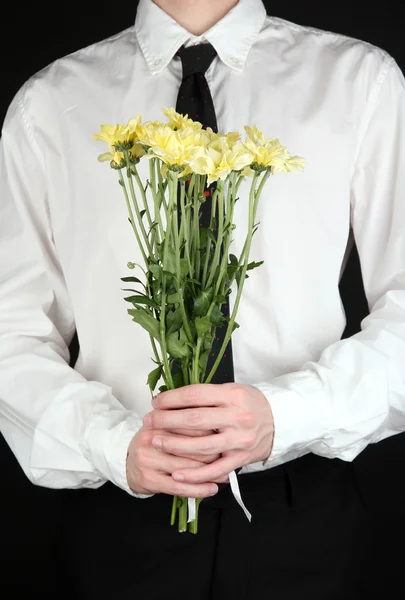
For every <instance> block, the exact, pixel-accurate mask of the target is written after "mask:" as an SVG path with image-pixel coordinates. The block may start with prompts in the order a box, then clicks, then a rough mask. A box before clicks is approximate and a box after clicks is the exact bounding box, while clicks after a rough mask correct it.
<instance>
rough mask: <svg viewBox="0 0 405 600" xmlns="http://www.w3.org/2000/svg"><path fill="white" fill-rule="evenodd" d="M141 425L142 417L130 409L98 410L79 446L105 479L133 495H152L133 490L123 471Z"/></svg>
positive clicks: (144, 496)
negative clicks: (131, 445) (130, 447)
mask: <svg viewBox="0 0 405 600" xmlns="http://www.w3.org/2000/svg"><path fill="white" fill-rule="evenodd" d="M141 427H142V420H141V419H140V417H139V416H138V415H137V414H136V413H133V412H132V411H126V410H109V411H104V412H102V413H99V414H97V415H96V416H95V417H94V418H93V419H92V421H91V422H90V424H89V425H88V426H87V428H86V430H85V433H84V436H83V443H82V450H83V453H84V454H85V456H86V458H87V459H88V460H89V461H90V462H91V463H92V464H93V466H94V468H95V469H96V470H97V471H98V472H99V473H100V475H101V476H102V477H103V478H104V479H106V480H108V481H111V482H112V483H114V484H115V485H116V486H118V487H119V488H121V489H122V490H124V491H125V492H127V493H128V494H130V495H131V496H134V497H135V498H151V497H152V496H153V495H154V494H149V495H147V494H137V493H135V492H133V491H132V490H131V488H130V487H129V485H128V480H127V473H126V464H127V453H128V447H129V445H130V443H131V441H132V438H133V437H134V435H135V434H136V433H137V431H139V429H140V428H141Z"/></svg>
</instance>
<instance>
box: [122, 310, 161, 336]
mask: <svg viewBox="0 0 405 600" xmlns="http://www.w3.org/2000/svg"><path fill="white" fill-rule="evenodd" d="M128 314H130V315H131V316H132V320H133V321H135V323H138V324H139V325H141V326H142V327H143V328H144V329H146V331H147V332H148V333H150V335H152V336H153V337H154V338H155V339H156V340H157V341H158V342H159V343H160V324H159V321H157V320H156V319H155V318H154V317H153V316H152V315H151V314H150V313H149V312H148V311H147V310H145V309H144V308H129V309H128Z"/></svg>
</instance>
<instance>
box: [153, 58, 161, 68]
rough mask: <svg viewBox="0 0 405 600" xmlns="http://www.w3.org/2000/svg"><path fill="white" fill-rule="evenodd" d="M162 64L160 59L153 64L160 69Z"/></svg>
mask: <svg viewBox="0 0 405 600" xmlns="http://www.w3.org/2000/svg"><path fill="white" fill-rule="evenodd" d="M161 62H162V61H161V60H160V59H158V60H155V61H154V62H153V64H154V65H155V67H158V66H159V65H160V63H161Z"/></svg>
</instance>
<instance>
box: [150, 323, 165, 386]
mask: <svg viewBox="0 0 405 600" xmlns="http://www.w3.org/2000/svg"><path fill="white" fill-rule="evenodd" d="M149 339H150V343H151V345H152V350H153V354H154V356H155V360H156V362H158V363H159V364H162V360H161V358H160V356H159V352H158V351H157V348H156V342H155V340H154V338H153V336H152V335H150V334H149ZM162 377H163V381H164V382H165V386H166V387H169V386H168V381H167V377H166V374H165V372H164V369H163V371H162Z"/></svg>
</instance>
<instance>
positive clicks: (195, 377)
mask: <svg viewBox="0 0 405 600" xmlns="http://www.w3.org/2000/svg"><path fill="white" fill-rule="evenodd" d="M202 341H203V339H202V338H200V337H199V338H197V346H196V348H195V353H194V357H193V378H192V383H200V382H199V376H198V372H199V365H198V362H199V360H200V350H201V344H202Z"/></svg>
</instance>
